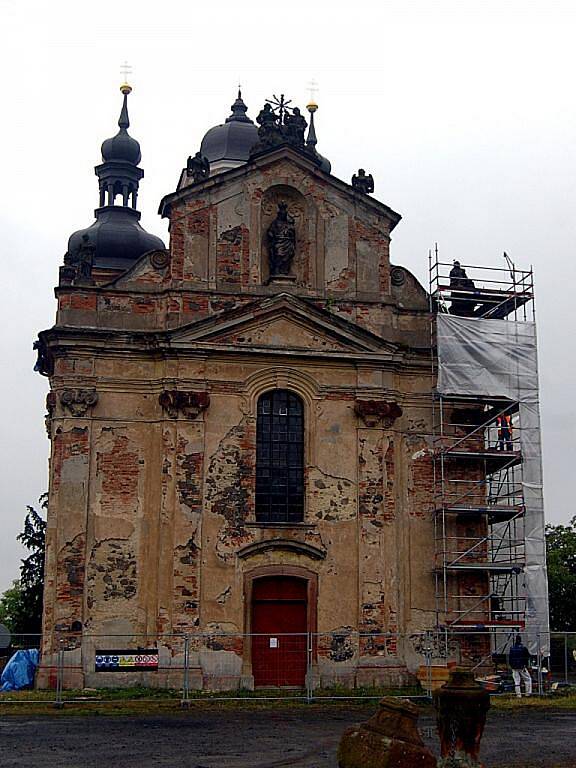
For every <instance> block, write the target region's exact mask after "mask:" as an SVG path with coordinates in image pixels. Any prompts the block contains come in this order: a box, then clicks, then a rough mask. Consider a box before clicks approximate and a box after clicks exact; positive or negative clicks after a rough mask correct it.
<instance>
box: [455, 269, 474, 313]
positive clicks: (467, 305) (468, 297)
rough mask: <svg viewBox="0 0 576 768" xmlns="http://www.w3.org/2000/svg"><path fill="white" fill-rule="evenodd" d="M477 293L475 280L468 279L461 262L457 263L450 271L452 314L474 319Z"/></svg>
mask: <svg viewBox="0 0 576 768" xmlns="http://www.w3.org/2000/svg"><path fill="white" fill-rule="evenodd" d="M458 289H460V290H458ZM475 292H476V286H475V285H474V280H471V279H470V278H469V277H468V275H467V274H466V270H465V269H464V267H462V266H461V265H460V262H459V261H455V262H454V266H453V267H452V269H451V270H450V297H451V301H450V314H451V315H458V316H459V317H473V316H474V308H475V307H476V300H475V298H474V294H475Z"/></svg>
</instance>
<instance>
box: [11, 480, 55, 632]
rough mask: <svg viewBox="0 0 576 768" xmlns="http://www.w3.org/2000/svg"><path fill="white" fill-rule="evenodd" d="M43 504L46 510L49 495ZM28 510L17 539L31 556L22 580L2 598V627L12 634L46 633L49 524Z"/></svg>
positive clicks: (45, 495) (15, 583)
mask: <svg viewBox="0 0 576 768" xmlns="http://www.w3.org/2000/svg"><path fill="white" fill-rule="evenodd" d="M39 502H40V506H41V508H42V509H46V507H47V505H48V494H46V493H45V494H43V495H42V496H41V497H40V499H39ZM27 510H28V511H27V513H26V517H25V519H24V530H23V531H22V533H20V534H18V536H17V539H18V541H20V542H21V543H22V544H24V546H25V547H26V549H27V550H28V551H29V553H30V554H29V555H28V556H27V557H25V558H24V559H23V560H22V565H21V566H20V578H19V579H18V580H17V581H14V582H13V583H12V586H11V587H10V588H9V589H7V590H6V591H5V592H4V594H3V595H2V597H1V598H0V623H2V624H6V626H7V627H8V628H9V629H10V631H11V632H12V634H36V633H40V632H41V631H42V596H43V592H44V550H45V547H46V522H45V521H44V520H43V518H42V517H41V515H40V514H39V513H38V512H37V511H36V510H35V509H34V507H30V506H28V507H27Z"/></svg>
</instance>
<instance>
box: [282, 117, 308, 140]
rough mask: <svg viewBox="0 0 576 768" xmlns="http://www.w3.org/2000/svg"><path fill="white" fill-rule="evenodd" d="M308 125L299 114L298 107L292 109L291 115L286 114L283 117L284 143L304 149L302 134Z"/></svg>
mask: <svg viewBox="0 0 576 768" xmlns="http://www.w3.org/2000/svg"><path fill="white" fill-rule="evenodd" d="M307 125H308V123H307V122H306V119H305V117H304V116H303V115H301V114H300V110H299V109H298V107H294V109H293V110H292V114H290V113H289V112H286V114H285V115H284V134H285V136H286V141H287V142H288V143H289V144H292V145H293V146H295V147H300V148H301V149H304V132H305V131H306V126H307Z"/></svg>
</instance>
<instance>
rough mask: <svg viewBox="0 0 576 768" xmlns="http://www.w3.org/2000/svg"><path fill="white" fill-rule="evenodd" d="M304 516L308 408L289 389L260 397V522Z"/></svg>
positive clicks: (258, 468) (257, 444)
mask: <svg viewBox="0 0 576 768" xmlns="http://www.w3.org/2000/svg"><path fill="white" fill-rule="evenodd" d="M303 519H304V407H303V404H302V400H301V399H300V398H299V397H298V395H295V394H294V393H293V392H289V391H288V390H286V389H273V390H272V391H270V392H266V393H265V394H263V395H262V396H261V397H260V399H259V400H258V412H257V421H256V521H257V522H262V523H298V522H301V521H302V520H303Z"/></svg>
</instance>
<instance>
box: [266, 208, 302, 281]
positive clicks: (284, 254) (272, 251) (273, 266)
mask: <svg viewBox="0 0 576 768" xmlns="http://www.w3.org/2000/svg"><path fill="white" fill-rule="evenodd" d="M266 240H267V243H268V266H269V269H270V277H275V276H276V275H290V274H291V272H290V270H291V267H292V260H293V259H294V255H295V253H296V227H295V225H294V219H293V217H292V216H290V214H289V213H288V205H287V203H285V202H284V201H282V202H280V203H278V213H277V214H276V218H275V219H274V221H273V222H272V224H270V226H269V227H268V232H267V233H266Z"/></svg>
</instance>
